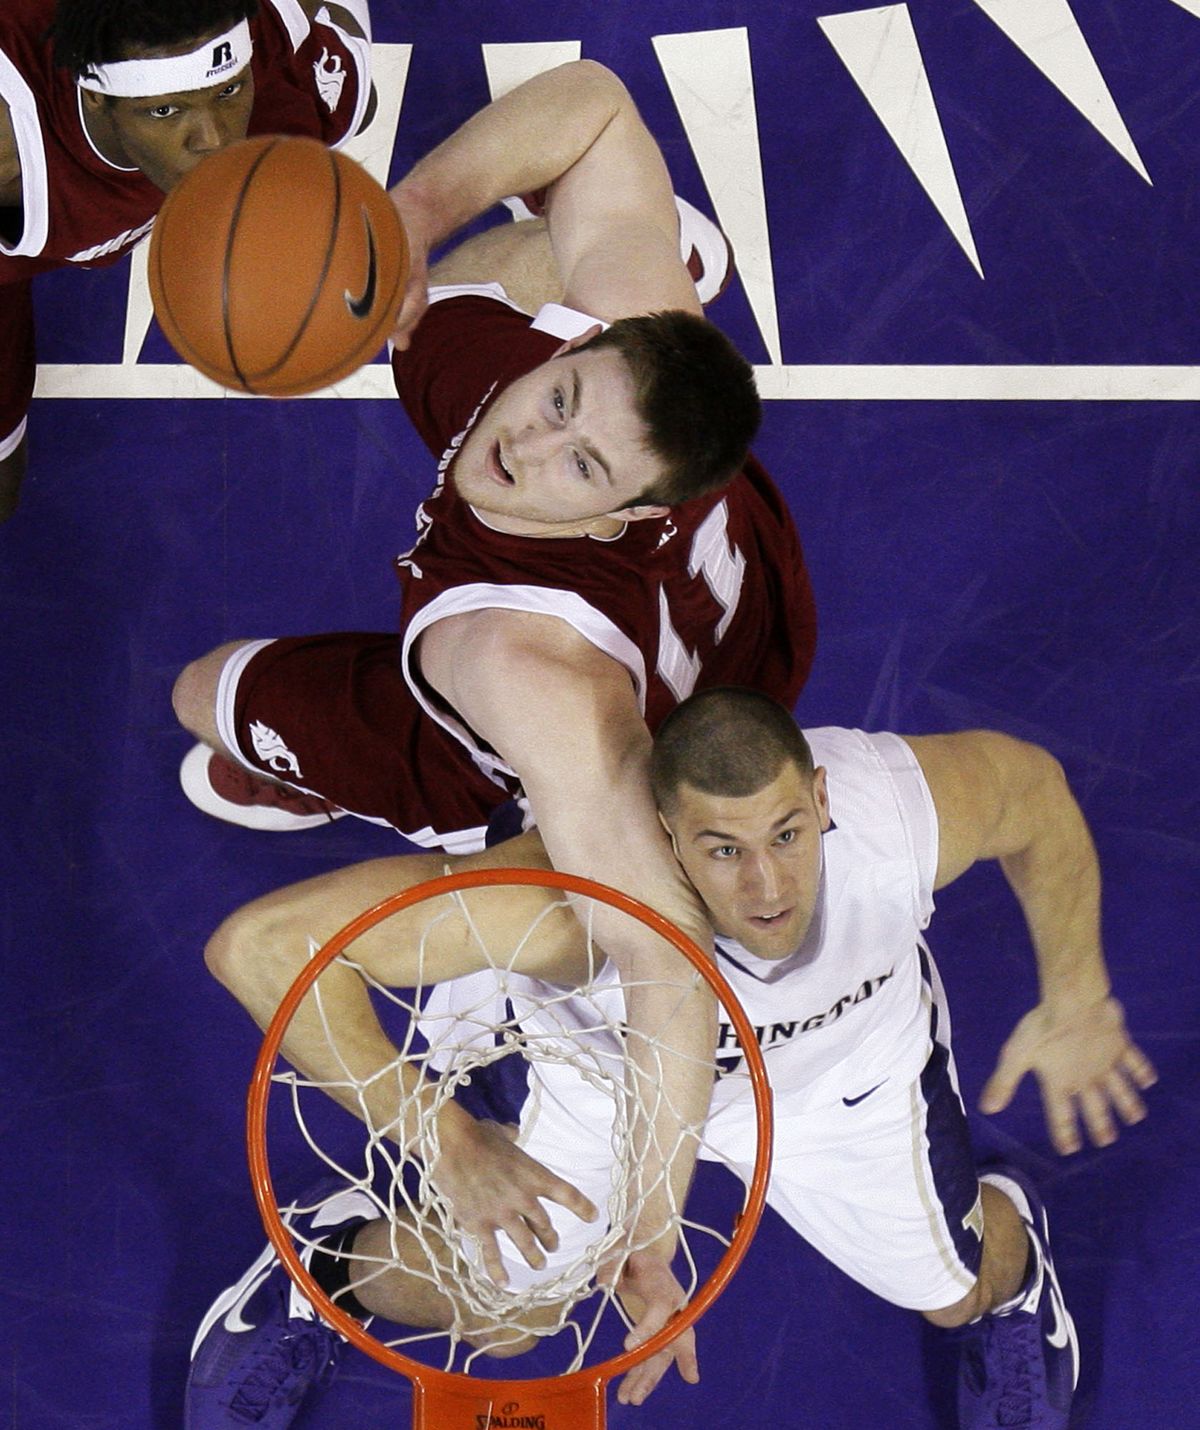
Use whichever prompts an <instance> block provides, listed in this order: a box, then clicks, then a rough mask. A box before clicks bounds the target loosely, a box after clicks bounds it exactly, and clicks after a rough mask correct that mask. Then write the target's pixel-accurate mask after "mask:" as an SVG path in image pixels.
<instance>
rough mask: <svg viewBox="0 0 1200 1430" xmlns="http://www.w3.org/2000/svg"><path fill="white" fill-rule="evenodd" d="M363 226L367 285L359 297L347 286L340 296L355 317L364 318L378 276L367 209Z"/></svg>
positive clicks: (370, 305)
mask: <svg viewBox="0 0 1200 1430" xmlns="http://www.w3.org/2000/svg"><path fill="white" fill-rule="evenodd" d="M362 216H363V227H364V228H365V229H366V230H367V285H366V287H365V288H364V289H363V290H362V294H361V295H360V296H359V297H357V298H356V297H355V296H354V294H353V293H351V291H350V290H349V288H347V289H345V290H344V291H343V294H342V296H343V297H344V298H345V300H346V307H347V308H349V309H350V312H351V314H352V315H353V316H354V317H356V318H360V319H361V318H365V317H366V316H367V314H368V313H370V311H371V309H372V308H373V307H374V306H375V283H376V279H377V277H378V274H377V271H376V261H375V231H374V229H372V227H371V220H370V219H369V218H368V217H367V211H366V209H365V208H364V209H363V211H362Z"/></svg>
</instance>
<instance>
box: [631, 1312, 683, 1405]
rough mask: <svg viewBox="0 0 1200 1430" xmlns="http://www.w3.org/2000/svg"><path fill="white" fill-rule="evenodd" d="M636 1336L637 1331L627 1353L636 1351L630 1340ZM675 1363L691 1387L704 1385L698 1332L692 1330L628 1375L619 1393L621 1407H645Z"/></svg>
mask: <svg viewBox="0 0 1200 1430" xmlns="http://www.w3.org/2000/svg"><path fill="white" fill-rule="evenodd" d="M639 1329H640V1328H639ZM635 1334H636V1332H631V1334H630V1336H629V1337H627V1338H626V1341H625V1346H626V1349H627V1350H632V1349H633V1346H631V1345H630V1340H631V1339H632V1337H633V1335H635ZM645 1339H646V1337H645V1336H642V1337H640V1340H643V1341H644V1340H645ZM672 1361H674V1363H675V1365H676V1367H677V1368H678V1370H679V1374H680V1375H681V1376H682V1377H683V1379H684V1380H686V1381H687V1383H688V1384H689V1385H698V1384H699V1383H700V1362H699V1360H698V1358H697V1355H696V1333H695V1331H693V1330H692V1329H691V1327H689V1328H688V1329H687V1330H686V1331H684V1332H683V1334H682V1335H681V1336H679V1337H678V1339H677V1340H674V1341H672V1342H671V1344H670V1345H669V1346H667V1347H666V1348H665V1349H664V1350H661V1351H658V1352H656V1353H655V1354H654V1355H652V1356H651V1357H650V1358H649V1360H645V1361H643V1362H642V1363H641V1365H637V1366H634V1368H633V1369H632V1370H631V1371H629V1372H628V1373H627V1374H626V1375H625V1377H624V1379H623V1380H622V1381H621V1384H620V1387H619V1388H618V1390H617V1401H618V1402H619V1404H621V1405H641V1404H642V1403H643V1402H644V1401H645V1400H646V1398H647V1397H648V1396H649V1394H650V1392H651V1391H652V1390H653V1389H654V1387H655V1386H656V1385H657V1384H658V1383H659V1381H660V1380H661V1379H662V1378H663V1376H664V1375H665V1374H666V1373H667V1370H668V1369H669V1368H670V1365H671V1363H672Z"/></svg>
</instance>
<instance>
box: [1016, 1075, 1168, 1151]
mask: <svg viewBox="0 0 1200 1430" xmlns="http://www.w3.org/2000/svg"><path fill="white" fill-rule="evenodd" d="M1135 1052H1136V1050H1135ZM1142 1077H1146V1078H1147V1079H1148V1080H1147V1081H1144V1082H1143V1081H1140V1080H1139V1079H1140V1078H1142ZM1131 1079H1132V1080H1136V1081H1137V1085H1136V1086H1135V1085H1134V1081H1131ZM1155 1081H1156V1075H1155V1072H1154V1069H1153V1067H1151V1065H1150V1063H1149V1061H1148V1060H1147V1059H1146V1058H1145V1057H1143V1056H1142V1055H1141V1054H1140V1053H1138V1054H1137V1056H1136V1058H1135V1059H1132V1060H1129V1059H1124V1060H1122V1063H1121V1065H1120V1066H1119V1067H1115V1068H1112V1069H1111V1070H1110V1071H1109V1072H1107V1073H1105V1074H1104V1075H1103V1077H1100V1078H1098V1079H1096V1080H1095V1081H1094V1082H1092V1083H1090V1084H1089V1085H1088V1086H1087V1087H1084V1088H1080V1089H1079V1090H1078V1092H1076V1093H1074V1094H1063V1093H1055V1092H1053V1091H1051V1090H1049V1089H1048V1088H1045V1087H1043V1090H1042V1095H1043V1104H1044V1106H1045V1111H1046V1125H1047V1127H1048V1128H1049V1131H1050V1140H1051V1141H1052V1142H1053V1144H1054V1147H1055V1150H1056V1151H1058V1152H1060V1153H1061V1154H1062V1155H1063V1156H1069V1155H1070V1154H1071V1153H1072V1152H1078V1151H1079V1149H1080V1148H1081V1147H1082V1146H1083V1138H1082V1136H1081V1134H1080V1130H1079V1121H1080V1119H1082V1122H1083V1126H1084V1128H1085V1129H1086V1131H1087V1136H1088V1139H1089V1140H1090V1141H1091V1143H1092V1144H1093V1146H1096V1147H1111V1146H1112V1144H1113V1143H1114V1142H1115V1141H1116V1140H1117V1136H1118V1127H1117V1120H1116V1119H1119V1120H1120V1121H1121V1122H1122V1123H1124V1124H1125V1126H1126V1127H1132V1126H1133V1125H1134V1124H1135V1123H1138V1122H1141V1121H1142V1119H1143V1118H1144V1117H1145V1116H1146V1104H1145V1103H1144V1102H1143V1100H1142V1099H1141V1097H1140V1096H1139V1095H1138V1090H1137V1089H1138V1088H1139V1087H1150V1086H1152V1085H1153V1083H1154V1082H1155ZM1114 1114H1115V1117H1114Z"/></svg>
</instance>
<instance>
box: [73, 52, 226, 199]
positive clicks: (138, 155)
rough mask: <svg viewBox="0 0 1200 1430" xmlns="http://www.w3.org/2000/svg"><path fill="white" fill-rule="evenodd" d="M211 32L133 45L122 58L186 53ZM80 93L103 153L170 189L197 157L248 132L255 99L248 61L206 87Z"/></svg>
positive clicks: (194, 162) (156, 183)
mask: <svg viewBox="0 0 1200 1430" xmlns="http://www.w3.org/2000/svg"><path fill="white" fill-rule="evenodd" d="M207 38H212V37H211V36H200V37H198V38H197V39H195V40H189V41H188V42H187V43H186V44H183V45H177V46H172V47H166V48H155V49H145V48H141V47H138V48H134V49H131V50H130V52H129V53H128V54H127V55H126V56H124V58H126V59H155V58H162V57H164V56H170V55H179V54H189V53H190V52H191V51H192V50H194V49H197V48H198V47H199V46H200V45H202V44H203V43H204V41H205V39H207ZM83 94H84V103H85V105H86V106H87V111H86V112H87V114H88V128H89V130H90V131H91V132H92V136H93V138H94V139H96V141H97V143H98V146H99V148H100V150H101V152H102V153H104V154H105V155H106V156H107V157H108V158H109V159H111V160H112V161H113V162H114V163H116V164H122V165H124V166H126V167H129V168H135V169H140V170H141V171H142V173H143V174H145V176H146V177H147V178H148V179H149V180H150V182H151V183H152V184H154V185H155V186H156V187H157V188H160V189H161V190H162V191H163V193H164V194H167V193H170V192H171V190H172V189H173V188H174V187H175V185H176V184H177V183H178V182H179V181H180V179H182V178H183V176H184V175H185V174H186V173H187V172H188V171H189V170H190V169H194V168H195V167H196V165H197V164H198V163H199V162H200V160H201V159H203V158H205V157H206V156H207V155H209V154H214V153H216V151H217V150H218V149H224V148H225V147H226V146H227V145H229V144H233V143H236V142H237V140H239V139H244V138H245V137H246V128H247V126H248V125H249V123H250V110H251V108H252V107H253V105H254V76H253V75H252V73H251V71H250V66H249V65H247V66H246V67H245V68H244V69H242V70H241V71H239V73H238V74H236V75H235V76H234V77H233V78H232V79H228V80H225V81H223V82H222V83H221V84H217V85H212V86H211V87H210V88H208V89H193V90H187V91H185V92H183V93H181V94H158V95H152V96H150V97H149V98H146V99H119V98H105V97H103V96H101V95H93V94H90V93H89V92H87V91H86V90H85V91H84V92H83Z"/></svg>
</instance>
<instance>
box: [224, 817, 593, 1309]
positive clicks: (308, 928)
mask: <svg viewBox="0 0 1200 1430" xmlns="http://www.w3.org/2000/svg"><path fill="white" fill-rule="evenodd" d="M514 864H516V865H520V866H523V867H530V868H544V867H546V857H545V852H544V850H543V849H542V847H541V843H540V841H539V840H538V838H537V836H536V835H525V836H522V837H521V838H520V839H516V840H510V841H509V842H508V843H507V844H506V845H500V846H497V848H496V849H494V850H488V851H485V852H484V853H482V854H478V855H472V856H469V857H468V858H459V859H452V858H450V857H448V856H443V855H432V854H431V855H405V856H400V857H397V858H391V859H374V860H370V861H369V862H367V863H364V864H356V865H351V866H350V867H348V868H345V869H338V870H335V871H333V872H332V873H329V874H324V875H321V876H320V877H318V878H315V879H308V880H306V881H304V882H303V883H301V884H295V885H292V886H290V887H288V888H284V889H279V890H277V891H275V892H273V893H271V894H268V895H266V896H265V897H263V898H260V899H256V900H254V902H252V903H250V904H247V905H245V906H244V907H243V908H241V909H239V910H237V911H236V912H235V913H233V914H232V915H230V917H229V918H228V919H226V920H225V921H224V923H223V924H222V925H221V926H220V928H219V929H218V930H217V931H216V933H215V934H214V935H213V936H212V938H211V939H210V940H209V943H208V947H207V948H206V950H205V957H206V960H207V962H208V965H209V967H210V969H211V970H212V972H213V973H214V974H215V975H216V977H217V978H218V979H219V980H220V981H221V982H222V983H223V984H224V985H225V986H226V987H227V988H228V989H229V990H230V992H232V993H233V995H234V996H235V997H236V998H237V999H238V1001H239V1002H240V1003H241V1004H242V1005H243V1007H245V1008H246V1010H247V1011H248V1012H249V1013H250V1014H251V1016H252V1017H253V1018H254V1020H255V1021H256V1022H257V1023H258V1024H259V1026H260V1027H265V1026H266V1024H267V1023H268V1022H269V1021H270V1019H271V1017H272V1016H273V1014H274V1013H275V1010H276V1009H277V1008H278V1007H279V1004H280V1002H281V1001H282V999H283V996H284V994H285V993H286V992H287V990H288V988H289V987H290V986H291V984H292V983H293V982H294V981H295V979H296V977H297V976H298V974H299V973H300V971H301V970H302V969H303V967H304V966H305V964H306V963H307V962H308V958H309V949H310V947H313V946H319V945H321V944H323V943H325V942H326V941H327V940H328V939H329V938H330V937H332V935H333V934H334V933H336V932H337V931H338V930H339V929H341V928H343V927H344V926H345V925H346V924H347V923H349V922H350V920H351V919H353V918H355V917H357V915H358V914H360V913H362V912H363V911H364V910H366V909H369V908H372V907H374V905H376V904H378V903H380V902H381V901H382V900H384V899H386V898H388V897H389V896H390V895H392V894H396V893H399V892H400V891H401V890H403V889H408V888H411V887H413V886H414V885H415V884H418V883H422V882H424V881H425V880H427V879H432V878H436V877H438V876H439V875H441V874H444V873H447V872H450V871H451V870H453V871H455V872H457V871H458V870H460V869H463V868H466V867H475V866H494V867H499V866H502V865H506V866H508V865H514ZM505 896H507V897H505ZM463 900H464V903H465V905H466V909H467V914H466V915H464V914H463V912H462V910H461V908H460V906H459V905H457V904H454V903H452V902H451V900H450V898H449V897H448V896H447V897H444V898H442V899H440V900H425V901H422V902H420V903H418V904H415V905H413V906H412V907H411V908H409V909H407V910H405V911H403V912H402V913H401V914H398V915H396V916H395V917H393V918H391V919H388V920H387V921H385V923H384V924H382V925H377V926H376V927H374V928H372V929H369V930H367V931H366V932H365V933H364V934H363V935H361V937H360V938H358V939H357V940H356V941H355V944H354V948H353V956H354V960H355V962H356V964H358V965H359V966H360V967H361V968H362V970H363V972H364V973H365V974H366V975H367V976H369V977H370V978H373V979H375V980H376V981H377V982H378V983H380V984H382V985H384V986H391V987H416V986H418V985H422V984H425V985H427V984H429V983H432V982H436V981H438V980H440V979H443V978H452V977H456V976H458V975H459V974H463V973H474V972H476V971H478V970H479V969H480V968H482V967H487V966H489V965H488V963H487V961H486V959H485V958H484V957H482V956H481V954H480V950H479V942H478V937H477V936H474V935H472V933H471V928H472V926H473V927H474V928H475V929H479V928H483V929H486V930H487V931H488V934H489V936H490V937H491V938H493V939H494V940H495V943H494V946H495V947H503V948H505V949H506V950H511V949H514V948H518V947H519V948H520V950H521V953H520V957H519V958H518V959H517V960H516V962H515V963H513V965H512V966H513V967H514V968H515V969H516V970H517V971H520V972H524V973H528V974H530V975H532V976H535V977H543V978H550V979H554V980H557V981H562V980H567V979H571V978H576V979H582V978H583V977H584V976H585V973H586V957H585V956H584V954H583V951H582V949H583V940H582V939H581V938H580V937H579V926H578V923H577V922H576V920H575V919H574V918H573V917H571V916H570V915H569V914H567V913H566V912H565V911H562V912H558V911H552V912H550V913H549V914H547V913H546V909H547V907H548V906H549V905H550V903H551V900H550V898H549V896H548V895H547V894H546V893H545V891H543V890H540V889H528V890H516V889H503V890H473V891H470V892H468V893H466V894H465V895H464V896H463ZM531 930H532V932H531ZM320 989H321V1000H322V1005H323V1009H324V1016H323V1017H322V1016H321V1015H320V1014H319V1013H318V1009H317V1006H316V1000H315V999H314V998H313V997H312V996H311V995H310V996H309V997H308V998H306V999H305V1000H304V1002H303V1003H302V1004H301V1006H300V1008H299V1009H298V1010H297V1012H296V1015H295V1017H294V1018H293V1019H292V1022H291V1024H290V1026H289V1029H288V1035H287V1037H286V1038H285V1040H284V1044H283V1054H284V1056H285V1057H286V1058H287V1059H288V1061H289V1062H290V1063H291V1064H292V1066H293V1067H295V1068H297V1069H298V1070H299V1071H300V1072H301V1073H302V1074H304V1075H305V1076H306V1077H309V1078H311V1079H313V1080H314V1081H315V1082H318V1083H321V1084H324V1085H325V1086H326V1087H327V1088H328V1089H329V1090H330V1093H331V1095H332V1096H334V1097H336V1098H338V1100H339V1101H341V1103H342V1105H343V1106H344V1107H346V1108H347V1110H348V1111H349V1112H351V1113H353V1114H354V1115H355V1116H358V1117H361V1116H363V1115H364V1108H363V1107H362V1106H361V1105H360V1104H359V1102H358V1099H357V1095H356V1094H355V1092H354V1091H353V1089H351V1088H348V1087H346V1086H345V1084H346V1075H345V1074H346V1070H347V1069H348V1070H349V1071H350V1072H351V1073H352V1074H353V1076H354V1078H355V1080H356V1081H357V1082H358V1083H360V1084H361V1085H362V1087H363V1093H362V1095H363V1097H364V1099H365V1100H366V1109H365V1111H366V1116H367V1119H368V1121H369V1122H370V1123H371V1125H373V1126H375V1127H379V1128H383V1127H391V1126H392V1124H393V1123H394V1122H395V1118H396V1099H395V1094H394V1092H393V1091H391V1090H390V1089H391V1087H392V1086H393V1084H392V1083H391V1082H390V1080H389V1079H387V1078H384V1077H380V1076H378V1074H379V1073H380V1072H381V1071H382V1070H383V1069H384V1068H387V1067H389V1066H391V1065H392V1064H393V1063H394V1062H395V1060H396V1059H397V1057H398V1050H397V1048H396V1047H395V1045H394V1044H393V1043H392V1041H391V1040H390V1039H389V1038H388V1037H387V1035H386V1034H385V1032H384V1030H383V1028H382V1026H381V1025H380V1023H379V1019H378V1018H377V1017H376V1015H375V1011H374V1009H373V1007H372V1005H371V1000H370V996H369V994H368V991H367V984H366V983H365V982H364V980H363V977H362V976H360V974H359V973H358V972H357V971H356V970H355V969H354V968H351V967H349V966H348V965H345V964H340V963H335V964H333V965H331V966H330V967H329V969H328V970H327V971H326V972H325V973H324V974H322V976H321V980H320ZM327 1028H331V1029H333V1030H335V1038H334V1040H333V1041H332V1042H331V1040H330V1037H329V1035H328V1034H327V1032H326V1029H327ZM401 1074H402V1076H404V1077H405V1078H406V1085H407V1087H408V1089H409V1091H410V1092H415V1091H417V1089H418V1088H419V1087H420V1086H421V1078H420V1076H419V1074H417V1073H416V1072H415V1071H414V1070H413V1069H412V1068H410V1067H408V1066H407V1065H404V1066H402V1067H401ZM438 1117H439V1129H438V1131H439V1140H440V1143H441V1146H442V1148H443V1157H442V1159H441V1162H440V1163H439V1166H438V1167H437V1168H434V1169H432V1170H433V1175H434V1179H435V1181H437V1183H438V1185H439V1187H440V1188H441V1190H442V1191H443V1192H444V1193H445V1194H446V1196H448V1197H449V1199H450V1202H451V1205H452V1206H453V1207H454V1211H455V1216H456V1218H457V1219H458V1222H459V1225H460V1226H461V1227H462V1228H463V1229H464V1230H466V1231H467V1232H468V1233H469V1234H471V1235H473V1236H475V1237H476V1238H477V1239H478V1240H479V1243H480V1246H481V1249H482V1253H483V1257H484V1264H485V1266H486V1268H487V1270H488V1273H489V1274H490V1275H491V1276H492V1277H493V1279H495V1280H497V1281H500V1280H501V1279H502V1278H503V1269H502V1268H503V1263H502V1260H501V1257H500V1253H499V1248H498V1246H497V1242H496V1233H497V1232H498V1231H501V1230H503V1231H505V1232H507V1233H508V1235H509V1236H510V1237H511V1238H512V1240H513V1242H514V1243H515V1245H516V1246H517V1248H518V1249H519V1250H520V1252H521V1253H522V1255H523V1256H524V1257H525V1259H526V1260H527V1261H528V1262H529V1264H530V1265H531V1266H535V1267H540V1266H541V1265H542V1264H543V1261H544V1257H543V1253H542V1248H543V1247H546V1248H547V1249H550V1248H552V1247H553V1246H554V1245H556V1243H557V1236H556V1234H555V1232H554V1230H553V1228H552V1226H551V1223H550V1220H549V1217H548V1216H547V1214H546V1210H545V1207H544V1206H543V1204H542V1200H543V1199H546V1200H549V1201H555V1202H558V1203H560V1204H561V1205H562V1206H564V1207H566V1208H567V1209H568V1210H569V1211H572V1212H574V1213H575V1215H577V1216H579V1217H581V1218H583V1219H584V1220H589V1221H590V1220H592V1219H593V1218H594V1217H595V1215H596V1210H595V1208H594V1207H593V1206H592V1204H591V1203H590V1202H589V1201H588V1199H587V1198H586V1197H584V1196H583V1195H582V1194H581V1193H580V1192H578V1191H577V1190H576V1189H575V1188H574V1187H572V1186H571V1185H570V1184H569V1183H567V1182H565V1181H563V1180H562V1179H561V1178H559V1177H557V1176H555V1175H554V1174H553V1173H551V1172H549V1171H548V1170H547V1169H546V1168H545V1167H543V1166H542V1165H541V1164H540V1163H539V1162H536V1161H534V1160H533V1159H532V1158H531V1157H529V1156H527V1155H526V1153H524V1152H523V1151H521V1149H520V1148H518V1147H517V1146H516V1145H515V1144H514V1143H513V1140H512V1138H511V1137H509V1136H507V1135H505V1133H504V1131H503V1130H502V1129H499V1128H497V1127H496V1126H495V1124H491V1123H486V1122H477V1121H476V1120H475V1119H474V1118H473V1117H471V1116H470V1115H469V1114H468V1113H467V1112H465V1111H464V1110H463V1109H462V1108H461V1107H460V1106H459V1105H458V1104H457V1103H456V1102H454V1101H453V1100H452V1099H448V1100H446V1101H445V1102H444V1103H443V1104H442V1106H441V1110H440V1111H439V1114H438ZM415 1131H416V1128H415V1126H408V1125H406V1126H403V1127H398V1128H396V1137H397V1139H398V1140H407V1139H408V1138H410V1137H411V1136H412V1135H413V1134H414V1133H415Z"/></svg>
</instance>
